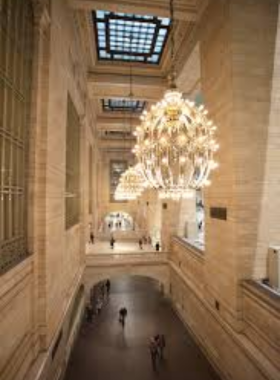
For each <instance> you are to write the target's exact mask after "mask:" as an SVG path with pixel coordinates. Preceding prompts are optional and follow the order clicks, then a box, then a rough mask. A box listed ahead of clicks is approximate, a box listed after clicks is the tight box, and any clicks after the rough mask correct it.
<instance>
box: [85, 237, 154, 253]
mask: <svg viewBox="0 0 280 380" xmlns="http://www.w3.org/2000/svg"><path fill="white" fill-rule="evenodd" d="M148 252H156V250H155V248H154V247H152V246H151V245H150V244H143V247H142V249H140V247H139V243H138V241H137V240H136V241H134V242H126V241H116V243H115V246H114V249H112V248H111V246H110V242H109V241H96V242H95V243H94V244H90V243H87V244H86V254H88V255H91V254H98V255H100V254H108V255H112V254H116V253H117V254H131V253H133V254H134V253H148Z"/></svg>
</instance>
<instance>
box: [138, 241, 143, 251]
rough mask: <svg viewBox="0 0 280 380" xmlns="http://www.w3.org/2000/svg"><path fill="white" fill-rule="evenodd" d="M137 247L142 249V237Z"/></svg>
mask: <svg viewBox="0 0 280 380" xmlns="http://www.w3.org/2000/svg"><path fill="white" fill-rule="evenodd" d="M139 248H140V249H143V241H142V239H139Z"/></svg>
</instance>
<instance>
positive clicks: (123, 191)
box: [114, 166, 145, 200]
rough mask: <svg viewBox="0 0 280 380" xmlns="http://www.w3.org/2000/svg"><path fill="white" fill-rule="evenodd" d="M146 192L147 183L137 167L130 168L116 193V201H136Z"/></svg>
mask: <svg viewBox="0 0 280 380" xmlns="http://www.w3.org/2000/svg"><path fill="white" fill-rule="evenodd" d="M144 190H145V181H144V180H143V176H142V174H141V173H140V172H139V170H138V167H137V166H133V167H130V168H128V169H127V170H126V171H125V172H124V173H123V174H122V175H121V178H120V181H119V184H118V186H117V189H116V191H115V195H114V196H115V199H116V200H135V199H137V197H139V196H140V195H141V194H142V192H143V191H144Z"/></svg>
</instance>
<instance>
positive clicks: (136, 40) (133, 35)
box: [93, 10, 170, 64]
mask: <svg viewBox="0 0 280 380" xmlns="http://www.w3.org/2000/svg"><path fill="white" fill-rule="evenodd" d="M93 21H94V26H95V35H96V43H97V52H98V58H99V59H100V60H117V61H134V62H143V63H151V64H158V63H159V62H160V59H161V57H162V53H163V50H164V46H165V44H166V41H167V38H168V33H169V26H170V19H169V18H161V17H153V16H141V15H135V14H124V13H113V12H107V11H101V10H99V11H96V12H93Z"/></svg>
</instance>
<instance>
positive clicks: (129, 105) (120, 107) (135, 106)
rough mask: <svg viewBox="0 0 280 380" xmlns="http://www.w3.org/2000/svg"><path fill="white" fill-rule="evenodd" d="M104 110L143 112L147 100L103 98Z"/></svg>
mask: <svg viewBox="0 0 280 380" xmlns="http://www.w3.org/2000/svg"><path fill="white" fill-rule="evenodd" d="M102 107H103V111H105V112H107V111H124V112H126V111H130V112H142V111H143V110H144V108H145V102H143V101H141V100H130V99H103V100H102Z"/></svg>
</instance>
